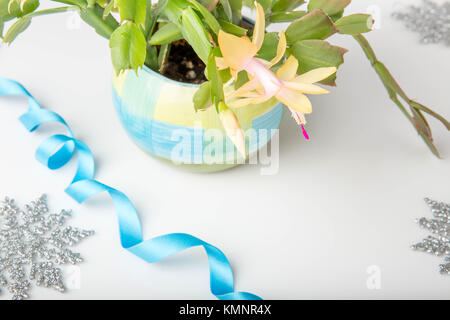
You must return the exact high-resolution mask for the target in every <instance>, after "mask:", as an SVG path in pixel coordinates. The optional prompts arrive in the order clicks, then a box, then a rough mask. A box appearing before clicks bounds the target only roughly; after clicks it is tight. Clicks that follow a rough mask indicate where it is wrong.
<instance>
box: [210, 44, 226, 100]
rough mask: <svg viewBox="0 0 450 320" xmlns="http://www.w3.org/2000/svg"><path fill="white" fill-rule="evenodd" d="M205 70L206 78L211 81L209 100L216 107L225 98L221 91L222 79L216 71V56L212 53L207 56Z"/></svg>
mask: <svg viewBox="0 0 450 320" xmlns="http://www.w3.org/2000/svg"><path fill="white" fill-rule="evenodd" d="M206 71H207V76H208V80H209V81H210V82H211V101H213V102H214V104H215V105H216V107H217V105H218V103H219V102H220V101H224V100H225V95H224V93H223V83H222V79H221V78H220V76H219V73H218V71H217V66H216V58H215V57H214V55H213V54H212V53H211V54H210V55H209V57H208V61H207V63H206Z"/></svg>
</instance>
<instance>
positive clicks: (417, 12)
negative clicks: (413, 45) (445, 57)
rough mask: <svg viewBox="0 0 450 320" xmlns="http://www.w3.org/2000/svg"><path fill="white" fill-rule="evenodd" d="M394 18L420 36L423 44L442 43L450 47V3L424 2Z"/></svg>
mask: <svg viewBox="0 0 450 320" xmlns="http://www.w3.org/2000/svg"><path fill="white" fill-rule="evenodd" d="M392 16H393V17H394V18H396V19H398V20H400V21H402V22H403V23H404V24H405V26H406V27H407V28H408V29H410V30H411V31H414V32H417V33H419V35H420V42H421V43H439V42H442V43H444V44H445V45H447V46H450V1H446V2H444V3H442V4H440V5H439V4H437V3H435V2H433V1H431V0H423V1H422V3H421V4H420V5H419V6H412V5H410V6H408V7H406V8H404V9H402V10H401V11H398V12H394V13H393V14H392Z"/></svg>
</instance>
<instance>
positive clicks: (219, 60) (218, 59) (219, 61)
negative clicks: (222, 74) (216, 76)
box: [216, 57, 228, 70]
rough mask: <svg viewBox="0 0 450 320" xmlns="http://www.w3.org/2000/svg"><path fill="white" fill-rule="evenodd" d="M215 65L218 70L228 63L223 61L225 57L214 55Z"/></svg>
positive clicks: (224, 67) (225, 66)
mask: <svg viewBox="0 0 450 320" xmlns="http://www.w3.org/2000/svg"><path fill="white" fill-rule="evenodd" d="M216 66H217V69H219V70H223V69H226V68H228V65H227V63H226V62H225V59H224V58H221V57H216Z"/></svg>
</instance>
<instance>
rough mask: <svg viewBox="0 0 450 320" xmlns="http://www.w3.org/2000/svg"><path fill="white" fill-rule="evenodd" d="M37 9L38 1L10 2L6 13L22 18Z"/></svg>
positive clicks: (13, 0) (11, 0) (12, 0)
mask: <svg viewBox="0 0 450 320" xmlns="http://www.w3.org/2000/svg"><path fill="white" fill-rule="evenodd" d="M37 7H39V0H10V1H9V4H8V13H9V14H10V15H12V16H13V17H17V18H19V17H23V16H24V15H26V14H28V13H31V12H33V11H34V10H36V9H37Z"/></svg>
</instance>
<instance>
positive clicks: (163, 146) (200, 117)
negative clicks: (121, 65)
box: [113, 66, 283, 172]
mask: <svg viewBox="0 0 450 320" xmlns="http://www.w3.org/2000/svg"><path fill="white" fill-rule="evenodd" d="M198 87H199V85H195V84H188V83H182V82H178V81H174V80H171V79H168V78H166V77H164V76H162V75H161V74H159V73H157V72H154V71H153V70H151V69H149V68H147V67H145V66H144V68H143V69H140V70H139V71H138V72H137V74H136V73H135V72H134V71H126V72H123V73H121V74H120V75H119V76H113V100H114V104H115V107H116V110H117V114H118V115H119V118H120V121H121V123H122V125H123V127H124V128H125V130H126V132H127V133H128V135H129V136H130V137H131V139H132V140H133V141H134V142H135V143H136V144H137V145H138V146H139V147H141V148H142V149H143V150H145V151H146V152H148V153H150V154H151V155H154V156H156V157H158V158H160V159H163V160H166V161H170V162H172V163H174V164H177V165H180V166H181V167H183V168H187V169H189V170H192V171H202V172H213V171H220V170H225V169H228V168H231V167H234V166H236V165H237V164H239V163H242V162H243V161H242V160H243V159H242V156H240V155H239V154H238V152H237V151H236V149H235V148H234V146H233V144H232V142H231V141H230V139H229V138H228V137H227V136H226V134H225V131H224V129H223V127H222V124H221V122H220V120H219V117H218V115H217V113H216V111H215V108H209V109H207V110H206V111H199V112H195V110H194V106H193V102H192V98H193V95H194V93H195V92H196V90H197V89H198ZM282 110H283V109H282V105H281V104H279V103H278V102H277V101H275V100H270V101H268V102H266V103H264V104H260V105H249V106H247V107H243V108H239V109H235V110H234V112H235V113H236V116H237V117H238V120H239V123H240V124H241V127H242V129H243V130H244V132H245V133H246V136H247V137H246V146H247V153H248V155H249V156H252V155H253V154H254V153H255V152H257V151H258V149H260V148H262V147H263V146H265V145H266V144H267V143H268V142H269V141H270V139H271V137H272V135H273V134H274V130H272V129H277V128H278V126H279V124H280V121H281V116H282V112H283V111H282ZM251 129H252V130H251Z"/></svg>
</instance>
